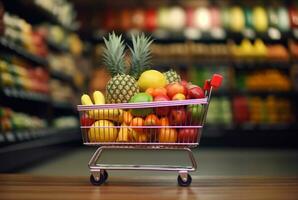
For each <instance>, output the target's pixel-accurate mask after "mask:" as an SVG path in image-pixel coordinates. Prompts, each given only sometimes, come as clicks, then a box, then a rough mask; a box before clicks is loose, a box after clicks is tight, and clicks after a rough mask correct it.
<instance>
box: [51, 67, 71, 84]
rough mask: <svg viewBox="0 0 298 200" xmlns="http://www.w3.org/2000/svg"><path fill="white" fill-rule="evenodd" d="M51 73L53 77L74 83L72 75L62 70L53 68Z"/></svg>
mask: <svg viewBox="0 0 298 200" xmlns="http://www.w3.org/2000/svg"><path fill="white" fill-rule="evenodd" d="M50 74H51V77H52V78H56V79H59V80H61V81H66V82H69V83H71V84H73V78H72V76H70V75H68V74H64V73H62V72H58V71H55V70H51V71H50Z"/></svg>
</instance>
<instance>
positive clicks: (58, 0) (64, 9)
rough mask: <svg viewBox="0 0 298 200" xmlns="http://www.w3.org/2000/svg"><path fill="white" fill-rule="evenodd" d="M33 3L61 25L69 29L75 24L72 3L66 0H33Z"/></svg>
mask: <svg viewBox="0 0 298 200" xmlns="http://www.w3.org/2000/svg"><path fill="white" fill-rule="evenodd" d="M34 3H35V4H36V5H38V6H40V7H41V8H43V9H44V10H45V11H47V12H48V13H51V14H52V15H53V17H55V18H56V20H57V21H58V22H59V23H60V24H62V25H63V26H66V27H69V28H71V29H73V28H74V26H75V18H76V11H75V10H74V8H73V4H72V3H71V2H69V1H67V0H51V1H43V0H34Z"/></svg>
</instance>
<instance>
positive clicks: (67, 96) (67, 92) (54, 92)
mask: <svg viewBox="0 0 298 200" xmlns="http://www.w3.org/2000/svg"><path fill="white" fill-rule="evenodd" d="M50 88H51V96H52V99H53V100H54V101H58V102H74V101H75V98H76V96H75V94H74V91H73V89H72V87H71V86H69V84H66V83H64V82H62V81H59V80H56V79H52V80H51V81H50Z"/></svg>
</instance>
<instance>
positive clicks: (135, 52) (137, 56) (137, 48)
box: [129, 33, 152, 79]
mask: <svg viewBox="0 0 298 200" xmlns="http://www.w3.org/2000/svg"><path fill="white" fill-rule="evenodd" d="M151 43H152V40H151V39H150V38H149V37H146V36H145V35H144V33H143V34H141V35H138V36H134V35H132V45H133V48H131V47H129V49H130V52H131V55H132V66H131V68H130V72H129V74H130V75H131V76H133V77H134V78H135V79H138V78H139V76H140V75H141V73H142V72H144V71H146V70H148V69H150V65H151V59H152V57H151V50H150V48H149V47H150V45H151Z"/></svg>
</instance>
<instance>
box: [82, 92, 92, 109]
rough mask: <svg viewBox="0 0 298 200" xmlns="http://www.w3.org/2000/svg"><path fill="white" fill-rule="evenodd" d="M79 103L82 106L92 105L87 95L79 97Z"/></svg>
mask: <svg viewBox="0 0 298 200" xmlns="http://www.w3.org/2000/svg"><path fill="white" fill-rule="evenodd" d="M81 102H82V104H83V105H88V106H89V105H93V102H92V100H91V98H90V97H89V95H88V94H83V95H82V97H81Z"/></svg>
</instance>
